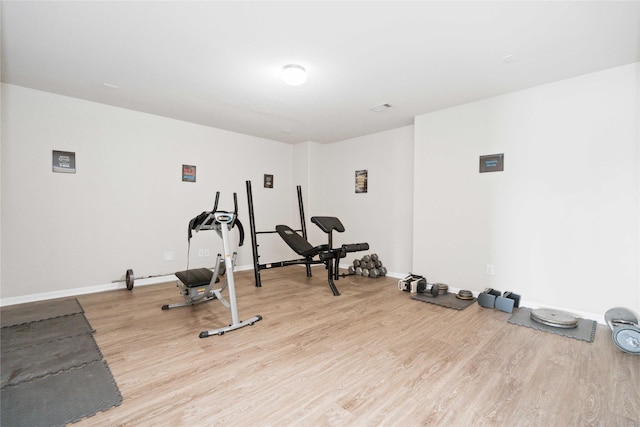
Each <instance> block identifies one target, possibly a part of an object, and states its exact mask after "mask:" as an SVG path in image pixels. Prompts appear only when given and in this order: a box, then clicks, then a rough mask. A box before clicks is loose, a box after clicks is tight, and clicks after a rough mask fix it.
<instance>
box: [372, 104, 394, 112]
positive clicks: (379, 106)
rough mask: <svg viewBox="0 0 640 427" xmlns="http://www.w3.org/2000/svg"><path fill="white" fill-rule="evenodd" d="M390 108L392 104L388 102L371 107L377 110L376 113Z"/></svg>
mask: <svg viewBox="0 0 640 427" xmlns="http://www.w3.org/2000/svg"><path fill="white" fill-rule="evenodd" d="M389 108H391V104H389V103H388V102H385V103H384V104H380V105H376V106H375V107H371V108H369V109H370V110H371V111H375V112H376V113H380V112H382V111H384V110H388V109H389Z"/></svg>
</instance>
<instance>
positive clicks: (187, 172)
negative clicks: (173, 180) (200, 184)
mask: <svg viewBox="0 0 640 427" xmlns="http://www.w3.org/2000/svg"><path fill="white" fill-rule="evenodd" d="M182 180H183V181H184V182H196V167H195V166H194V165H182Z"/></svg>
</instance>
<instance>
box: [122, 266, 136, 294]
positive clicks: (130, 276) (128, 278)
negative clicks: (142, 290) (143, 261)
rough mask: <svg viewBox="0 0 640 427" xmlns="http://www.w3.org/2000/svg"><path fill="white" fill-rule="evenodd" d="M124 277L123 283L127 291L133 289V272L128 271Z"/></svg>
mask: <svg viewBox="0 0 640 427" xmlns="http://www.w3.org/2000/svg"><path fill="white" fill-rule="evenodd" d="M124 277H125V283H126V284H127V289H129V290H131V289H133V281H134V278H133V270H132V269H128V270H127V274H126V275H125V276H124Z"/></svg>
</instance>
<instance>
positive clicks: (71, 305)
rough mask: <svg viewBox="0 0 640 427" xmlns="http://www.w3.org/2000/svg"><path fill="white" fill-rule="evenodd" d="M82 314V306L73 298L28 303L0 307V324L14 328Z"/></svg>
mask: <svg viewBox="0 0 640 427" xmlns="http://www.w3.org/2000/svg"><path fill="white" fill-rule="evenodd" d="M83 312H84V311H83V310H82V306H81V305H80V303H79V302H78V300H77V299H75V298H73V299H65V300H55V301H39V302H30V303H26V304H18V305H12V306H9V307H2V309H1V310H0V324H1V326H2V327H3V328H4V327H6V326H14V325H19V324H21V323H29V322H36V321H38V320H45V319H51V318H53V317H60V316H66V315H69V314H76V313H83Z"/></svg>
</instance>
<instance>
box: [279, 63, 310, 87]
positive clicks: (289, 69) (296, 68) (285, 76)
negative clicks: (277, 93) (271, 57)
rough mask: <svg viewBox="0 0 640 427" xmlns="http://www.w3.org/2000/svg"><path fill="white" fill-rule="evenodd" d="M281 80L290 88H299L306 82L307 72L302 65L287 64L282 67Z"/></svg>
mask: <svg viewBox="0 0 640 427" xmlns="http://www.w3.org/2000/svg"><path fill="white" fill-rule="evenodd" d="M282 80H284V82H285V83H286V84H288V85H291V86H300V85H301V84H302V83H304V82H306V81H307V72H306V70H305V69H304V67H303V66H302V65H297V64H288V65H285V66H284V67H282Z"/></svg>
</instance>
